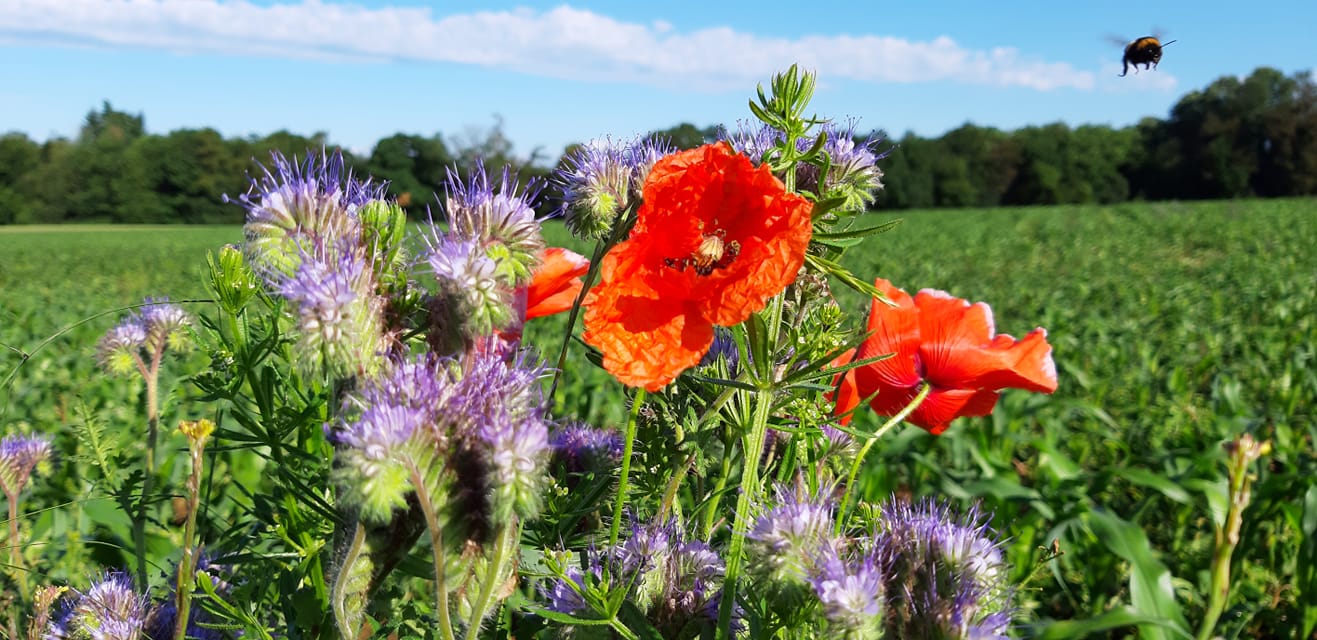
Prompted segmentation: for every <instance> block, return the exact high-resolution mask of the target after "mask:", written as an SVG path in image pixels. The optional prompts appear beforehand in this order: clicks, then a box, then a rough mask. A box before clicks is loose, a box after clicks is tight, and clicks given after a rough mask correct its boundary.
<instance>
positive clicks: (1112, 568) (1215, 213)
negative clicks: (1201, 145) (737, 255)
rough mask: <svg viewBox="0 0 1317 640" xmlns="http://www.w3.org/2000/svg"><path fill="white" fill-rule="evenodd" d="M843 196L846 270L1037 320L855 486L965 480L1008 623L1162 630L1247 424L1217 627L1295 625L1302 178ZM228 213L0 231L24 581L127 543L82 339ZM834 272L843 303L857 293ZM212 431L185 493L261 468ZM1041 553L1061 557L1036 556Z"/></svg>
mask: <svg viewBox="0 0 1317 640" xmlns="http://www.w3.org/2000/svg"><path fill="white" fill-rule="evenodd" d="M868 218H869V219H870V220H872V221H874V222H878V221H886V220H890V219H897V218H899V219H900V220H901V221H902V222H901V224H900V225H899V226H897V227H896V228H895V229H893V230H891V231H889V232H887V233H884V234H882V235H879V236H876V237H874V238H871V239H869V240H867V241H866V244H865V245H863V246H861V247H859V248H856V249H853V250H852V251H850V252H849V253H848V254H847V256H846V262H847V266H849V267H850V268H851V269H852V270H853V271H854V272H856V273H860V274H871V275H873V276H878V277H882V278H887V279H889V280H891V281H892V282H893V283H894V284H895V285H897V286H899V287H903V288H905V289H907V290H909V291H911V292H913V291H915V290H917V289H920V288H925V287H930V288H939V289H945V290H947V291H949V292H950V293H952V294H953V295H956V296H959V297H962V298H966V299H969V300H986V301H991V302H992V304H993V310H994V312H995V315H996V324H997V329H998V331H1000V332H1003V333H1009V334H1012V335H1015V336H1021V335H1023V334H1025V333H1027V332H1028V331H1030V330H1032V329H1033V328H1034V327H1035V326H1044V327H1046V328H1047V329H1048V331H1049V340H1050V342H1051V344H1052V345H1053V347H1054V350H1055V354H1054V356H1055V361H1056V364H1057V367H1058V369H1059V374H1060V389H1059V390H1058V391H1057V392H1056V393H1055V394H1054V395H1051V396H1043V395H1037V394H1026V393H1023V392H1009V391H1008V392H1006V393H1005V394H1004V397H1003V400H1002V404H1001V405H1000V406H999V407H998V409H997V411H996V412H995V413H994V414H993V415H992V416H989V417H987V418H962V419H960V420H959V421H957V423H956V424H955V425H954V426H953V427H952V429H951V431H949V432H948V433H946V434H944V435H942V436H931V435H929V434H928V433H926V432H925V431H923V430H921V429H918V428H915V427H904V428H900V429H898V430H897V431H896V432H894V433H893V434H890V435H889V436H888V437H886V438H884V439H883V440H881V441H879V442H878V443H877V445H876V446H875V447H874V449H873V451H872V452H871V453H870V455H869V457H868V459H867V464H866V467H865V469H864V470H863V472H862V474H861V484H860V487H861V490H862V493H863V496H864V497H867V498H869V499H871V500H879V499H881V498H883V497H885V496H888V495H891V494H894V493H895V494H900V495H913V496H943V497H949V498H951V499H953V500H956V501H958V502H960V503H961V504H963V505H968V504H970V503H973V502H975V501H981V502H982V504H983V507H984V509H985V510H986V511H987V512H989V513H991V514H993V525H994V526H995V527H996V528H998V529H1000V530H1001V531H1003V532H1004V533H1005V534H1006V536H1007V551H1008V556H1009V557H1008V561H1009V564H1010V565H1011V566H1012V567H1013V570H1014V571H1015V572H1016V573H1017V575H1016V576H1014V578H1015V579H1016V581H1018V580H1020V579H1023V578H1025V577H1026V576H1029V575H1032V579H1031V580H1030V581H1029V582H1027V587H1026V588H1025V590H1024V591H1023V592H1021V593H1020V594H1018V595H1017V598H1016V602H1017V604H1018V605H1020V606H1021V607H1022V608H1023V609H1024V610H1025V611H1026V613H1025V615H1024V616H1022V620H1023V621H1024V622H1025V626H1024V627H1023V633H1024V634H1025V635H1028V636H1034V637H1054V638H1060V637H1073V636H1075V635H1078V634H1081V633H1107V634H1111V635H1115V636H1120V635H1124V634H1127V633H1132V632H1133V631H1134V629H1135V626H1134V625H1142V626H1139V627H1138V628H1139V629H1140V632H1141V633H1142V634H1143V635H1144V636H1147V637H1156V636H1159V635H1162V634H1165V633H1167V632H1166V630H1165V628H1164V627H1162V626H1159V624H1158V623H1157V621H1165V620H1188V621H1191V624H1189V625H1188V626H1187V628H1190V629H1193V628H1196V627H1197V621H1198V620H1199V619H1201V618H1202V616H1203V614H1204V611H1205V609H1206V608H1207V600H1208V598H1209V593H1210V591H1211V585H1210V580H1211V571H1210V567H1211V566H1212V563H1213V553H1214V548H1215V545H1214V537H1215V536H1216V535H1219V534H1218V533H1216V531H1217V528H1218V527H1222V526H1224V525H1225V520H1226V516H1227V512H1228V505H1227V504H1226V502H1227V495H1228V490H1227V482H1228V476H1227V458H1228V454H1227V452H1226V451H1225V450H1224V449H1223V445H1224V444H1225V443H1227V442H1230V441H1233V440H1235V439H1236V438H1238V437H1239V436H1241V435H1242V434H1245V433H1248V434H1251V435H1252V436H1253V437H1254V438H1256V439H1258V440H1265V441H1268V442H1269V443H1270V445H1271V450H1270V453H1269V455H1267V456H1264V457H1263V458H1262V459H1261V460H1260V461H1259V462H1258V463H1257V464H1256V465H1255V466H1253V468H1252V469H1251V471H1252V473H1253V474H1255V476H1256V481H1255V483H1254V485H1253V491H1252V501H1251V503H1250V504H1249V505H1248V506H1247V508H1246V510H1245V511H1244V517H1243V524H1242V529H1241V531H1240V534H1239V535H1240V543H1239V545H1238V547H1237V549H1236V551H1235V553H1234V556H1233V559H1231V560H1229V563H1230V567H1231V576H1232V579H1231V588H1230V597H1229V601H1228V603H1227V606H1226V609H1225V613H1224V615H1222V617H1221V619H1220V622H1219V626H1218V628H1217V633H1218V634H1219V635H1221V636H1224V637H1257V638H1271V637H1288V638H1307V637H1311V634H1312V633H1313V629H1314V627H1317V455H1315V454H1314V444H1313V442H1314V438H1317V419H1315V418H1317V416H1314V409H1313V407H1314V406H1317V362H1315V361H1317V289H1314V287H1313V284H1314V280H1313V278H1314V274H1317V253H1314V252H1313V251H1312V247H1314V246H1317V201H1314V200H1311V199H1294V200H1268V201H1255V200H1231V201H1217V202H1201V203H1177V202H1167V203H1153V204H1147V203H1128V204H1118V205H1111V206H1096V205H1094V206H1062V207H1041V208H1015V209H1011V208H998V209H990V210H982V209H962V210H955V211H946V210H939V211H933V210H916V211H908V212H901V213H900V214H892V213H884V212H883V211H881V210H880V211H876V212H873V213H871V214H869V216H868ZM545 233H546V236H547V237H548V244H549V245H552V246H568V247H574V248H576V249H577V250H579V251H581V252H583V253H586V248H585V247H584V246H582V245H581V243H580V242H579V241H577V240H574V239H572V238H571V237H570V236H569V235H568V234H567V233H566V231H565V230H564V229H562V228H561V227H559V226H557V225H554V224H550V225H547V226H546V229H545ZM241 236H242V234H241V230H240V228H239V227H236V226H215V227H200V226H193V227H181V226H175V227H167V228H165V227H133V226H114V227H78V226H66V227H22V228H15V227H8V228H0V295H2V297H0V347H2V349H0V376H3V378H0V379H2V380H3V387H2V388H0V426H2V427H3V431H4V432H5V433H9V432H14V431H36V432H44V433H48V434H51V435H52V436H53V437H54V438H55V449H56V452H57V456H56V459H57V461H58V464H56V465H54V467H53V473H52V474H50V475H46V476H42V477H39V478H34V480H33V482H32V484H31V489H30V493H29V494H28V497H27V502H26V508H25V511H26V514H25V515H24V516H23V521H22V526H23V528H24V530H25V534H26V535H25V537H24V539H26V540H29V541H31V543H30V547H29V548H27V549H25V556H26V557H27V558H28V562H29V564H30V566H33V567H34V569H35V571H36V573H35V577H34V579H33V580H32V582H36V583H64V584H84V583H85V581H86V580H87V578H88V576H91V575H94V574H96V573H98V572H100V571H101V570H102V569H104V568H108V567H127V566H130V565H131V554H130V553H129V552H128V551H127V550H126V549H125V548H124V545H125V541H127V540H128V539H129V536H130V534H129V527H130V522H129V518H128V515H127V514H126V513H125V512H124V510H123V509H121V508H120V507H121V506H122V505H123V504H125V503H124V502H122V501H120V503H119V504H116V500H115V499H114V498H113V496H112V495H111V494H109V493H107V490H106V486H107V485H108V484H109V483H110V482H111V478H110V477H108V476H109V475H112V474H113V473H114V472H115V470H114V469H113V465H108V466H107V465H106V461H105V460H100V461H97V460H95V457H96V456H97V455H98V452H101V451H104V450H107V449H113V447H108V446H107V445H105V444H104V442H101V441H103V440H106V439H108V440H112V441H117V442H118V443H119V445H118V446H119V447H121V448H129V447H131V446H132V443H133V442H134V440H135V439H139V438H140V433H139V432H140V425H141V423H142V420H141V408H140V406H141V403H142V394H143V390H142V385H141V384H140V382H139V381H128V380H126V379H122V378H109V377H107V376H105V375H104V374H102V373H101V372H100V369H99V367H98V366H97V363H96V358H95V353H94V345H95V343H96V340H97V339H98V338H99V337H100V336H101V335H102V334H104V333H105V331H106V329H108V328H109V327H110V326H112V325H113V324H114V323H115V321H116V319H117V318H118V317H119V315H120V314H121V312H122V311H123V310H124V309H125V307H127V306H129V305H134V304H137V303H138V302H140V301H141V299H142V298H143V297H144V296H161V295H167V296H169V297H170V299H171V300H173V301H175V302H178V303H180V304H182V305H183V306H184V307H185V308H187V309H189V310H192V311H194V312H197V313H206V312H208V310H209V308H210V307H213V306H214V305H213V303H210V302H207V301H206V300H205V298H206V297H207V293H206V288H205V284H204V283H205V279H204V277H203V274H204V273H205V266H206V256H207V252H210V251H216V250H217V249H218V248H219V247H220V246H221V245H223V244H225V243H234V242H238V241H240V240H241ZM834 290H835V291H836V292H837V295H838V298H839V300H840V302H841V304H842V308H843V309H844V310H845V311H846V312H847V313H848V314H854V316H855V317H856V318H857V320H856V322H855V324H857V325H858V324H859V322H858V318H859V317H862V314H864V313H865V310H866V309H867V304H866V301H865V300H863V299H862V297H861V296H860V295H859V294H855V293H853V292H850V291H848V290H845V288H844V287H841V286H835V287H834ZM565 322H566V316H565V315H559V316H554V317H550V318H544V319H541V320H536V321H535V322H533V323H532V324H531V325H530V326H529V327H528V333H527V342H528V343H529V344H537V345H548V344H556V342H555V340H556V339H557V336H561V335H562V331H563V329H564V324H565ZM208 355H209V354H205V353H200V352H192V353H188V354H184V355H183V357H182V358H181V359H178V360H175V361H172V362H169V363H168V364H167V365H166V366H165V367H164V369H163V371H164V378H163V380H162V387H161V389H162V392H163V393H162V397H163V398H165V400H164V402H163V405H162V418H161V423H162V424H163V425H169V426H168V428H166V429H164V430H163V431H162V435H163V436H164V437H165V441H164V442H165V443H166V447H165V448H163V449H162V451H171V452H174V453H173V454H166V455H165V456H164V457H163V459H162V460H161V462H160V464H161V466H162V470H161V473H162V474H163V477H165V478H168V482H167V483H166V484H167V486H170V487H172V489H171V490H172V491H173V492H174V493H180V492H181V487H182V485H183V482H184V479H185V477H186V474H187V465H186V450H187V445H186V442H187V441H186V439H185V438H184V437H183V436H182V435H179V434H177V433H176V432H174V431H173V428H172V425H176V424H178V423H179V421H180V420H182V419H193V418H196V417H198V416H201V415H207V413H206V411H207V410H206V408H205V406H204V405H203V404H202V403H201V402H200V400H199V398H200V395H201V392H200V391H199V390H198V388H197V386H196V385H195V384H194V383H193V381H191V380H190V379H189V376H190V375H191V374H192V373H194V372H196V371H198V370H200V369H201V368H202V367H204V366H205V364H206V362H207V356H208ZM566 372H567V375H565V376H564V377H563V381H562V384H561V385H560V386H559V388H558V395H557V397H556V398H555V399H554V403H555V413H557V414H561V415H574V416H576V417H577V418H579V419H581V420H584V421H587V422H589V423H592V424H594V425H596V426H614V427H617V426H620V425H621V424H623V423H624V422H625V420H626V410H627V407H626V403H625V401H624V396H623V393H622V388H621V386H620V385H618V383H617V382H616V381H615V380H613V379H612V377H611V376H609V375H608V374H607V373H605V372H603V371H602V370H600V369H598V368H596V367H595V366H594V365H592V364H590V363H589V362H588V361H587V360H586V359H585V358H584V356H582V355H581V349H579V348H577V349H573V350H572V355H571V358H570V359H569V361H568V366H567V367H566ZM859 420H860V425H861V427H862V428H872V427H873V426H874V425H875V424H876V420H878V419H877V418H874V417H873V416H872V415H871V414H870V413H868V412H863V413H862V414H861V415H860V417H859ZM223 435H224V434H223V432H221V434H220V436H221V437H220V440H219V441H218V442H217V443H215V444H214V445H213V446H212V448H211V450H212V451H213V452H214V454H213V455H215V456H217V457H216V460H217V462H216V463H214V464H213V465H212V466H211V469H212V470H214V469H218V470H217V471H215V472H214V473H213V474H212V475H211V476H210V477H209V478H208V479H207V480H206V487H209V488H205V489H203V495H208V492H209V491H210V490H211V488H216V487H220V486H221V485H227V484H228V483H235V484H239V485H240V484H243V483H250V484H249V485H248V486H258V485H260V483H261V479H260V477H259V475H260V473H261V468H260V467H257V466H248V465H246V464H245V463H244V461H245V460H246V459H245V458H241V457H239V452H233V453H231V452H230V451H229V449H230V446H231V445H233V444H234V443H231V442H229V443H226V442H225V441H224V439H223ZM233 448H235V449H237V448H238V447H233ZM229 456H232V457H229ZM120 471H121V473H127V470H120ZM226 476H227V477H226ZM119 480H122V479H119ZM131 484H132V483H131V480H130V481H129V482H128V485H129V486H130V487H131ZM120 485H121V486H122V483H120ZM215 495H223V496H225V497H224V499H223V500H217V501H215V502H211V503H206V504H205V505H204V506H203V509H205V512H204V514H203V515H202V517H201V518H200V520H199V523H198V526H199V529H198V533H199V537H200V539H201V540H202V541H203V542H205V543H218V542H219V541H221V540H224V539H226V538H230V536H231V534H232V532H231V530H230V529H231V528H233V527H235V526H237V525H238V524H241V523H243V522H244V519H246V518H251V517H252V516H251V514H252V513H253V512H254V511H256V512H259V510H260V508H261V505H260V500H261V499H260V498H253V497H251V496H247V497H243V496H241V495H234V494H233V493H232V492H223V491H220V490H219V489H215ZM253 500H255V502H256V504H255V508H253V504H252V501H253ZM238 514H242V515H238ZM270 524H272V525H273V524H275V523H270ZM171 527H172V525H171ZM171 527H165V528H164V532H163V533H159V532H158V533H157V534H156V535H155V536H154V537H153V538H151V539H150V540H149V543H150V544H151V545H152V555H153V557H156V558H164V557H169V556H170V555H171V554H174V555H176V551H174V550H172V549H171V545H175V544H176V543H177V540H176V538H177V533H174V528H171ZM1053 545H1055V547H1054V546H1053ZM1055 550H1059V551H1060V552H1062V555H1060V556H1059V557H1058V558H1056V559H1055V560H1052V561H1050V562H1041V563H1040V561H1041V560H1042V559H1044V558H1048V557H1051V556H1053V555H1054V553H1053V552H1054V551H1055ZM230 551H232V550H230ZM253 552H255V551H253ZM238 565H239V566H241V563H240V560H239V563H238ZM156 579H157V580H162V578H156ZM1166 637H1172V636H1169V635H1167V636H1166Z"/></svg>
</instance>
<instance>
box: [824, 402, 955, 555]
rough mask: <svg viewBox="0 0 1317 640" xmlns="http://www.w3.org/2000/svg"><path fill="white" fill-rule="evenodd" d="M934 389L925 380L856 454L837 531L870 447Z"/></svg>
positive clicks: (848, 507) (854, 497) (847, 508)
mask: <svg viewBox="0 0 1317 640" xmlns="http://www.w3.org/2000/svg"><path fill="white" fill-rule="evenodd" d="M932 389H933V387H932V385H930V384H928V383H927V382H925V383H924V384H923V386H921V387H920V388H919V393H917V394H915V397H914V399H912V400H911V401H910V404H907V405H905V408H903V409H901V411H900V412H899V413H897V414H896V415H894V416H892V417H891V418H889V419H888V420H887V422H884V423H883V424H882V426H880V427H878V428H877V429H875V430H874V432H873V433H872V434H870V435H869V437H868V438H866V439H865V440H864V446H862V447H860V452H859V453H857V454H855V459H854V460H851V470H850V473H848V474H846V493H845V494H844V495H843V496H842V498H841V510H840V511H838V512H837V525H836V526H837V529H836V532H837V533H839V534H840V533H841V527H842V523H843V522H845V521H846V514H847V513H849V512H850V510H851V507H852V506H854V505H853V504H852V503H853V502H854V501H855V500H856V494H855V477H856V476H857V475H859V473H860V467H861V466H862V465H863V464H864V457H865V456H866V455H868V454H869V449H870V448H871V447H873V443H875V442H877V441H878V439H879V438H881V437H883V436H884V435H886V434H887V432H888V431H891V430H892V428H893V427H895V426H896V425H898V424H901V421H902V420H905V419H906V416H909V415H910V414H911V413H912V412H913V411H914V410H915V409H918V408H919V405H920V404H922V403H923V402H924V398H927V397H928V393H929V391H931V390H932Z"/></svg>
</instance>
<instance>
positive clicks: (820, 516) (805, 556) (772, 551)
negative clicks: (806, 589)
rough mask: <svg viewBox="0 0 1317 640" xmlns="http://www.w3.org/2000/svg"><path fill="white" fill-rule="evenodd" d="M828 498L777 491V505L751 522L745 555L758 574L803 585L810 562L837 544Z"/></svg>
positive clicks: (778, 489) (778, 580) (801, 492)
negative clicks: (752, 523)
mask: <svg viewBox="0 0 1317 640" xmlns="http://www.w3.org/2000/svg"><path fill="white" fill-rule="evenodd" d="M831 505H832V500H831V499H830V496H828V495H826V493H825V494H820V495H817V496H812V495H808V494H806V493H805V492H804V491H803V489H801V488H796V489H791V488H789V487H786V486H778V488H777V504H776V505H775V506H773V507H770V508H768V509H767V510H766V511H764V513H763V515H761V516H759V518H758V519H756V520H755V523H754V526H753V528H751V530H750V532H749V533H748V534H747V536H746V537H747V538H748V539H749V541H748V543H747V544H746V554H747V557H748V558H749V560H750V562H751V566H752V567H753V568H754V570H756V571H757V572H759V573H760V574H762V575H764V576H765V577H768V578H770V579H772V580H775V581H777V582H780V583H783V584H784V586H785V585H791V584H804V582H805V581H806V580H807V579H808V578H809V576H810V574H811V573H812V572H813V570H814V567H813V562H814V560H815V559H817V558H818V557H820V554H822V553H823V552H824V551H825V550H827V549H832V548H834V547H835V546H837V545H838V544H839V543H838V541H836V540H835V536H834V535H833V524H834V520H833V513H832V506H831Z"/></svg>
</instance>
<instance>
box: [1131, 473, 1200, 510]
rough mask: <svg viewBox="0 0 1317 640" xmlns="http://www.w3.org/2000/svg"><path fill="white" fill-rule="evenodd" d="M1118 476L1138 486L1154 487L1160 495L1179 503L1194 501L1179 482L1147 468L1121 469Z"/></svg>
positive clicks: (1191, 502)
mask: <svg viewBox="0 0 1317 640" xmlns="http://www.w3.org/2000/svg"><path fill="white" fill-rule="evenodd" d="M1120 477H1121V478H1124V479H1126V480H1129V481H1130V482H1133V483H1134V484H1137V485H1139V486H1142V487H1147V488H1149V489H1155V490H1157V491H1158V492H1160V493H1161V494H1162V495H1164V496H1166V497H1167V498H1170V499H1171V500H1174V501H1176V502H1178V503H1180V504H1193V503H1194V498H1193V496H1191V495H1189V492H1188V491H1186V490H1185V488H1184V487H1183V486H1181V485H1180V483H1178V482H1176V481H1174V480H1172V479H1170V478H1167V477H1166V476H1163V475H1158V474H1156V473H1153V472H1151V471H1148V470H1147V469H1140V468H1137V467H1134V468H1126V469H1121V470H1120Z"/></svg>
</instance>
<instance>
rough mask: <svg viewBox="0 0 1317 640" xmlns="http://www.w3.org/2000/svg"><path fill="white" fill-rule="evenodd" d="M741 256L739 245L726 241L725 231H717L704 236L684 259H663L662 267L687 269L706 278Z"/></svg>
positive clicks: (735, 242) (736, 242) (738, 243)
mask: <svg viewBox="0 0 1317 640" xmlns="http://www.w3.org/2000/svg"><path fill="white" fill-rule="evenodd" d="M739 255H741V243H740V242H738V241H736V240H732V241H731V242H728V241H727V231H726V230H724V229H718V230H717V231H715V232H713V233H711V234H705V235H704V237H703V238H702V239H701V240H700V246H698V247H696V248H695V251H693V252H691V254H690V255H689V256H687V257H685V258H664V259H663V264H664V266H667V267H671V268H673V269H676V270H678V271H685V270H686V268H687V267H692V268H694V269H695V273H697V274H699V275H702V276H707V275H709V274H711V273H713V272H714V270H715V269H724V268H726V267H727V266H728V265H730V264H732V261H733V260H736V256H739Z"/></svg>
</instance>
